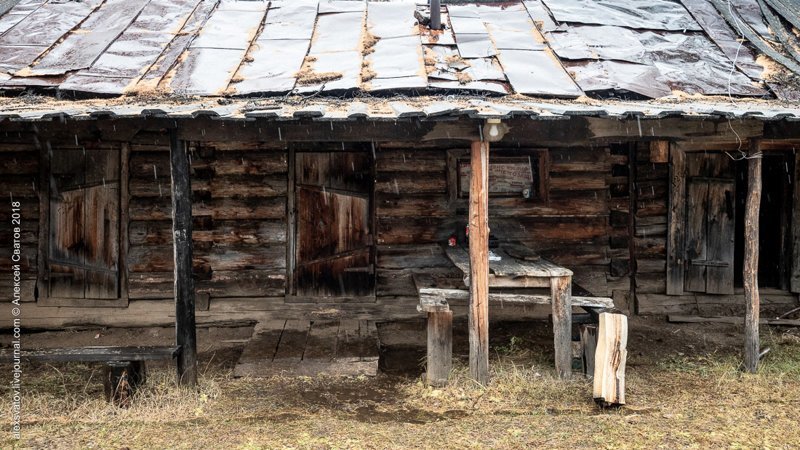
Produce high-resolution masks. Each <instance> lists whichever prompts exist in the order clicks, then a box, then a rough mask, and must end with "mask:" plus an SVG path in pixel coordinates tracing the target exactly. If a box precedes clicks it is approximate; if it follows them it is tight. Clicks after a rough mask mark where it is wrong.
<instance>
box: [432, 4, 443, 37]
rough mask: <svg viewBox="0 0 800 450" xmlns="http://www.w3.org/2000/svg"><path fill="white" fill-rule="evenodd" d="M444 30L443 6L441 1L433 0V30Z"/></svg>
mask: <svg viewBox="0 0 800 450" xmlns="http://www.w3.org/2000/svg"><path fill="white" fill-rule="evenodd" d="M441 29H442V6H441V2H440V1H439V0H431V30H441Z"/></svg>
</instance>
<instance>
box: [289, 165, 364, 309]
mask: <svg viewBox="0 0 800 450" xmlns="http://www.w3.org/2000/svg"><path fill="white" fill-rule="evenodd" d="M317 150H318V149H314V150H313V151H297V152H296V153H295V161H294V167H295V171H294V180H295V182H294V186H293V189H294V199H295V201H294V204H295V211H296V212H295V218H296V219H295V222H296V224H295V226H296V229H295V230H296V235H295V236H296V245H295V270H294V280H293V281H294V283H293V284H294V289H295V294H296V295H297V296H298V297H299V298H306V299H307V301H326V300H325V299H326V298H327V299H328V300H327V301H337V300H336V299H339V300H344V299H350V300H351V301H352V299H356V300H358V299H364V300H365V301H367V298H369V297H370V296H371V297H374V295H375V269H374V267H375V265H374V257H375V251H374V246H373V242H374V239H373V229H374V228H373V220H372V217H373V184H374V174H373V172H374V171H373V162H372V153H371V152H369V151H349V149H348V151H341V150H339V151H317Z"/></svg>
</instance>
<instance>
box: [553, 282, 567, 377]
mask: <svg viewBox="0 0 800 450" xmlns="http://www.w3.org/2000/svg"><path fill="white" fill-rule="evenodd" d="M550 283H551V284H550V292H551V295H552V297H553V346H554V348H555V353H556V357H555V360H556V374H557V375H558V377H559V378H561V379H562V380H568V379H569V378H570V377H572V277H571V276H568V277H553V278H551V279H550Z"/></svg>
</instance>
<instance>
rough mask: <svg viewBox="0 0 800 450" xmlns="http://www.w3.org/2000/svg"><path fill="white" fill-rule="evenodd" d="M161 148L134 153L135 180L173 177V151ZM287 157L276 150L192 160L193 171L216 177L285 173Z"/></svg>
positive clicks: (132, 161) (132, 155) (131, 164)
mask: <svg viewBox="0 0 800 450" xmlns="http://www.w3.org/2000/svg"><path fill="white" fill-rule="evenodd" d="M157 148H158V149H161V151H155V149H151V151H149V152H144V151H141V150H140V151H133V152H132V153H131V161H130V169H129V170H130V174H131V177H133V178H142V179H153V178H156V177H161V176H166V177H169V148H168V147H157ZM137 149H138V147H137ZM287 158H288V156H287V154H286V152H275V151H270V152H255V151H253V152H230V153H215V154H214V156H212V157H207V158H202V157H200V156H199V155H195V156H193V158H192V170H193V171H198V170H203V171H207V172H209V173H211V174H212V175H216V176H228V175H230V176H236V175H260V176H264V175H270V174H281V173H283V174H285V173H286V170H287V167H288V165H287Z"/></svg>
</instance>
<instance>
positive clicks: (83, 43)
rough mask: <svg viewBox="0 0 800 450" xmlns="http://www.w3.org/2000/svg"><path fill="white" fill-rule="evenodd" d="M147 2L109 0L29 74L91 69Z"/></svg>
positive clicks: (59, 73) (43, 58)
mask: <svg viewBox="0 0 800 450" xmlns="http://www.w3.org/2000/svg"><path fill="white" fill-rule="evenodd" d="M147 1H148V0H106V2H105V3H103V4H102V5H101V6H100V8H99V9H98V10H97V11H96V12H95V13H94V14H91V15H90V16H89V17H88V18H87V19H86V20H85V21H83V23H81V25H80V28H79V29H77V30H75V32H73V33H71V34H69V35H67V37H66V38H65V39H64V40H63V41H62V42H60V43H58V44H57V45H56V46H55V47H53V48H52V49H50V51H49V52H48V53H47V54H46V55H45V56H44V57H42V59H41V60H40V61H39V62H38V63H37V64H36V65H35V66H33V67H32V68H31V69H30V70H29V71H28V74H29V75H61V74H64V73H66V72H69V71H72V70H78V69H85V68H87V67H89V66H91V65H92V63H93V62H94V61H95V60H96V59H97V57H98V56H100V55H101V54H102V53H103V51H105V49H106V48H107V47H108V46H109V45H111V43H112V42H114V40H115V39H117V37H119V35H120V34H122V32H123V31H124V30H125V28H127V26H128V25H130V23H131V22H133V20H134V19H135V18H136V17H137V16H138V15H139V13H140V12H141V11H142V8H144V6H145V5H146V4H147Z"/></svg>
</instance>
